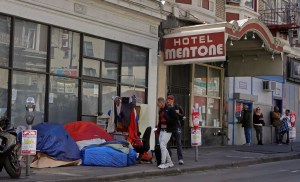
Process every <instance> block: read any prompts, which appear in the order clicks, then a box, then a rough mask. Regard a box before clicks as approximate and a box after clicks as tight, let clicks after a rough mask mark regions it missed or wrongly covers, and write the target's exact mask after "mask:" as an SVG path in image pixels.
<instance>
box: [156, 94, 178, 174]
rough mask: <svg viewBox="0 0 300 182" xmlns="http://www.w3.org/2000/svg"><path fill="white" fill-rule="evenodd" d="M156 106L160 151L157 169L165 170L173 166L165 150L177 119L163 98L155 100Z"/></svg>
mask: <svg viewBox="0 0 300 182" xmlns="http://www.w3.org/2000/svg"><path fill="white" fill-rule="evenodd" d="M157 106H158V108H159V121H158V126H157V132H158V133H159V145H160V151H161V164H160V165H159V166H158V168H160V169H165V168H169V167H173V166H174V164H173V162H172V159H171V157H170V154H169V152H168V150H167V144H168V142H169V140H170V138H171V136H172V131H173V127H174V122H176V121H178V119H177V115H176V112H175V110H174V109H173V108H171V107H168V105H167V104H166V102H165V99H164V98H162V97H159V98H158V99H157Z"/></svg>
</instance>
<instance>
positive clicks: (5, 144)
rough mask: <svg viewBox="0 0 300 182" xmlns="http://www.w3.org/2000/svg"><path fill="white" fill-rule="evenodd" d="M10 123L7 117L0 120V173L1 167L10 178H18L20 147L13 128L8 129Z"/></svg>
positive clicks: (19, 174) (19, 171) (19, 172)
mask: <svg viewBox="0 0 300 182" xmlns="http://www.w3.org/2000/svg"><path fill="white" fill-rule="evenodd" d="M9 126H10V121H9V120H8V118H7V117H3V116H2V117H1V118H0V172H1V171H2V169H3V167H4V168H5V170H6V172H7V173H8V174H9V176H10V177H11V178H14V179H16V178H20V176H21V166H20V163H19V158H18V153H19V151H20V148H21V147H20V145H18V144H17V133H16V131H15V129H14V128H9Z"/></svg>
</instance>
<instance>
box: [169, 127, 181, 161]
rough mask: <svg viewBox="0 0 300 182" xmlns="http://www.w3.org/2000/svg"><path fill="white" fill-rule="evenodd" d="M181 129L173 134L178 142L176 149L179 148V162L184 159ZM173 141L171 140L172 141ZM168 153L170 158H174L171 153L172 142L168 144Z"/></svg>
mask: <svg viewBox="0 0 300 182" xmlns="http://www.w3.org/2000/svg"><path fill="white" fill-rule="evenodd" d="M181 133H182V132H181V128H179V127H178V128H176V129H175V130H174V131H173V132H172V138H174V139H175V140H176V147H177V157H178V160H182V159H183V155H182V144H181ZM170 141H171V140H170ZM168 151H169V154H170V156H171V157H172V152H171V144H170V142H169V143H168Z"/></svg>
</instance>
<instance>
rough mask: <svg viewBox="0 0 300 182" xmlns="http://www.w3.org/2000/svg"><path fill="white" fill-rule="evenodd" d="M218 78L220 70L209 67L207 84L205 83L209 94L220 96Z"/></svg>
mask: <svg viewBox="0 0 300 182" xmlns="http://www.w3.org/2000/svg"><path fill="white" fill-rule="evenodd" d="M220 78H221V71H220V70H218V69H213V68H209V72H208V84H207V90H208V92H207V94H208V95H209V96H215V97H219V96H220Z"/></svg>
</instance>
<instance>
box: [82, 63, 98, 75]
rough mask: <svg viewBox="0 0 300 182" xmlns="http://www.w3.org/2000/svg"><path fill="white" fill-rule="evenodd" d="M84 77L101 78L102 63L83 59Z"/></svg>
mask: <svg viewBox="0 0 300 182" xmlns="http://www.w3.org/2000/svg"><path fill="white" fill-rule="evenodd" d="M82 75H85V76H91V77H97V78H99V76H100V61H98V60H93V59H83V68H82Z"/></svg>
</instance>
